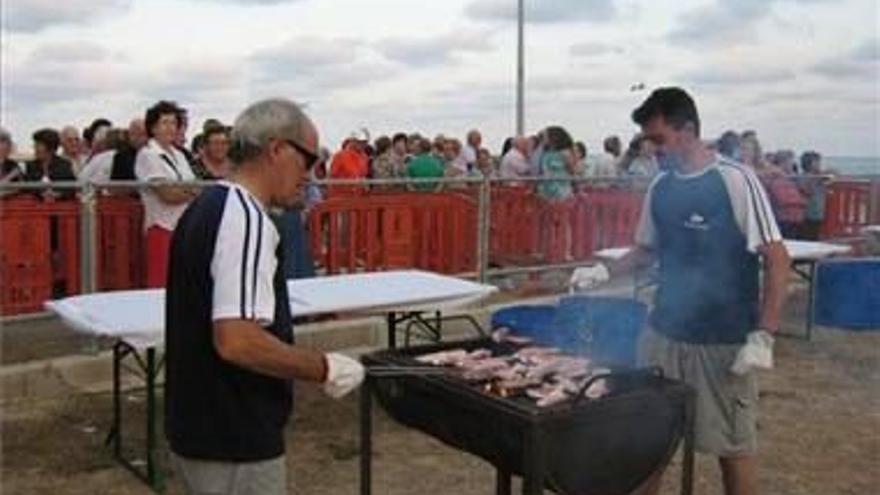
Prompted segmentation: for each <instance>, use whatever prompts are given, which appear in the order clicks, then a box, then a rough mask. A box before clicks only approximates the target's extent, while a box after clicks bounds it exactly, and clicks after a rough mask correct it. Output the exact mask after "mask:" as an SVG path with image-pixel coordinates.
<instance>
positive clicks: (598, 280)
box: [568, 263, 611, 292]
mask: <svg viewBox="0 0 880 495" xmlns="http://www.w3.org/2000/svg"><path fill="white" fill-rule="evenodd" d="M610 279H611V273H609V272H608V267H607V266H605V265H604V264H603V263H596V264H595V265H593V266H586V267H583V268H578V269H576V270H575V271H574V273H572V274H571V279H569V281H568V287H569V289H570V290H571V291H572V292H574V291H576V290H589V289H592V288H594V287H597V286H599V285H601V284H604V283H605V282H607V281H608V280H610Z"/></svg>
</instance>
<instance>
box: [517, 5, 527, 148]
mask: <svg viewBox="0 0 880 495" xmlns="http://www.w3.org/2000/svg"><path fill="white" fill-rule="evenodd" d="M524 27H525V9H524V8H523V0H519V2H518V10H517V57H516V135H517V136H522V135H524V134H525V129H526V118H525V72H526V69H525V47H524V36H525V29H524Z"/></svg>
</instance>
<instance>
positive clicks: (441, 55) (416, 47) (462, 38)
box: [375, 32, 493, 67]
mask: <svg viewBox="0 0 880 495" xmlns="http://www.w3.org/2000/svg"><path fill="white" fill-rule="evenodd" d="M375 47H376V50H378V51H379V53H381V54H382V55H383V56H384V57H385V58H387V59H389V60H392V61H395V62H398V63H402V64H404V65H408V66H410V67H429V66H436V65H443V64H448V63H452V62H454V60H455V57H456V56H457V55H460V54H463V53H485V52H489V51H491V50H492V49H493V47H492V44H491V43H489V40H488V36H487V35H486V34H485V33H480V32H455V33H449V34H444V35H441V36H435V37H432V38H386V39H383V40H381V41H379V42H377V43H376V44H375Z"/></svg>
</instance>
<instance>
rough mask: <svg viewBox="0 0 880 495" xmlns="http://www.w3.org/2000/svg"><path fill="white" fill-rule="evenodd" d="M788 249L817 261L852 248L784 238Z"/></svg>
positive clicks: (620, 250) (604, 255)
mask: <svg viewBox="0 0 880 495" xmlns="http://www.w3.org/2000/svg"><path fill="white" fill-rule="evenodd" d="M782 242H783V244H785V248H786V249H787V250H788V255H789V256H790V257H791V259H792V261H817V260H820V259H824V258H828V257H830V256H836V255H840V254H846V253H848V252H850V251H851V250H852V248H851V247H850V246H847V245H843V244H831V243H828V242H814V241H797V240H793V239H785V240H784V241H782ZM631 249H632V246H626V247H617V248H608V249H602V250H600V251H596V253H595V255H594V256H595V257H596V258H599V259H601V260H608V261H615V260H619V259H621V258H623V257H624V256H626V254H627V253H628V252H629V251H630V250H631Z"/></svg>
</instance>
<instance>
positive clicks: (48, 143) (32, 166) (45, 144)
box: [23, 129, 76, 199]
mask: <svg viewBox="0 0 880 495" xmlns="http://www.w3.org/2000/svg"><path fill="white" fill-rule="evenodd" d="M33 139H34V159H33V160H31V161H29V162H27V167H26V168H25V172H24V177H23V179H24V180H25V181H27V182H46V183H49V182H75V181H76V175H75V174H74V173H73V165H71V163H70V162H69V161H67V160H65V159H64V158H61V157H60V156H58V147H59V146H60V144H61V137H60V136H59V134H58V131H56V130H54V129H40V130H39V131H37V132H35V133H34V135H33ZM74 195H75V192H74V191H73V190H72V189H69V190H66V191H62V192H60V193H56V192H55V191H53V190H52V189H46V190H45V191H43V192H42V193H41V196H42V197H43V198H44V199H54V198H56V197H59V196H60V197H63V198H71V197H73V196H74Z"/></svg>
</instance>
